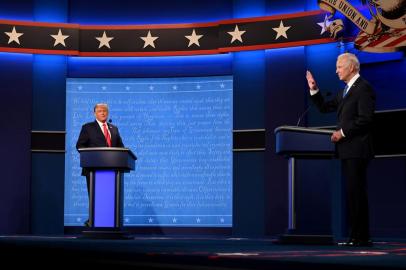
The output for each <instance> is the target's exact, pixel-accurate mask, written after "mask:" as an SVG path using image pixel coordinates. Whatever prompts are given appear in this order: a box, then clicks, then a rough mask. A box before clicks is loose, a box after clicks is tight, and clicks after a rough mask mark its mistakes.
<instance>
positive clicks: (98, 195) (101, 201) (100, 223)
mask: <svg viewBox="0 0 406 270" xmlns="http://www.w3.org/2000/svg"><path fill="white" fill-rule="evenodd" d="M94 185H95V186H94V189H95V192H94V227H110V228H113V227H115V222H114V221H115V202H116V172H115V171H95V181H94Z"/></svg>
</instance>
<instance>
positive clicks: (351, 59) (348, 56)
mask: <svg viewBox="0 0 406 270" xmlns="http://www.w3.org/2000/svg"><path fill="white" fill-rule="evenodd" d="M341 59H342V60H345V62H346V66H347V67H348V66H350V65H352V66H353V67H354V68H355V70H356V71H358V72H359V70H360V64H359V60H358V58H357V57H356V56H355V54H352V53H343V54H340V55H339V56H338V57H337V61H338V60H341Z"/></svg>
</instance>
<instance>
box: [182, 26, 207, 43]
mask: <svg viewBox="0 0 406 270" xmlns="http://www.w3.org/2000/svg"><path fill="white" fill-rule="evenodd" d="M202 37H203V35H196V32H195V29H193V32H192V34H191V35H190V36H185V38H187V39H188V40H189V45H188V47H190V46H192V45H193V44H196V45H197V46H199V47H200V44H199V39H201V38H202Z"/></svg>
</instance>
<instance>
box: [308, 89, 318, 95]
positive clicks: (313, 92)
mask: <svg viewBox="0 0 406 270" xmlns="http://www.w3.org/2000/svg"><path fill="white" fill-rule="evenodd" d="M318 92H319V89H316V90H312V89H310V95H311V96H313V95H315V94H317V93H318Z"/></svg>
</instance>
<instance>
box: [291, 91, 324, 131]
mask: <svg viewBox="0 0 406 270" xmlns="http://www.w3.org/2000/svg"><path fill="white" fill-rule="evenodd" d="M324 96H325V97H329V96H331V92H326V93H325V94H324ZM311 107H313V102H312V103H310V105H308V106H307V108H306V110H304V112H302V114H301V115H300V116H299V119H297V123H296V126H297V127H298V126H299V125H300V122H301V121H302V119H303V117H304V116H305V115H306V114H307V112H308V111H309V110H310V108H311Z"/></svg>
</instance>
